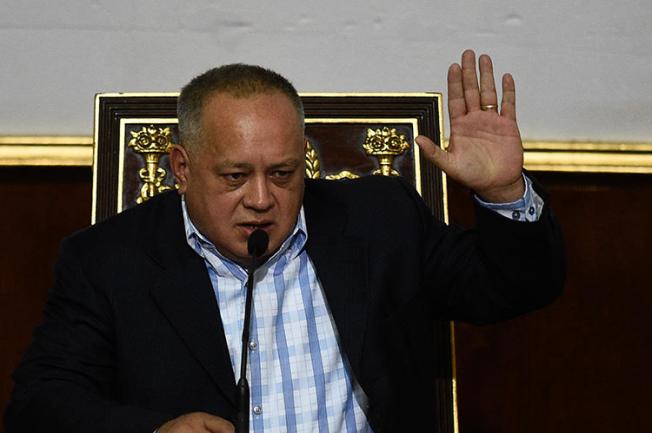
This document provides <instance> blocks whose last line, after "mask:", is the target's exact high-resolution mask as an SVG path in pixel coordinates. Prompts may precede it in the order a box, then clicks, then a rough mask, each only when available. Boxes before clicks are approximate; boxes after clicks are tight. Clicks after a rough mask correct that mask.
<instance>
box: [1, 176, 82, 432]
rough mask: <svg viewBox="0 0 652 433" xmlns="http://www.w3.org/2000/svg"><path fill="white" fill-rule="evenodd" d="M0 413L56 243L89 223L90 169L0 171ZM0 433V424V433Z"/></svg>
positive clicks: (37, 316)
mask: <svg viewBox="0 0 652 433" xmlns="http://www.w3.org/2000/svg"><path fill="white" fill-rule="evenodd" d="M0 196H2V199H3V202H4V206H3V212H2V224H1V225H0V239H2V248H0V348H2V349H1V350H0V353H1V356H0V408H4V407H5V406H6V404H7V402H8V399H9V393H10V392H11V389H12V388H13V382H12V381H11V378H10V375H11V373H12V372H13V370H14V368H15V367H16V365H17V364H18V361H19V360H20V357H21V355H22V353H23V351H24V350H25V348H26V347H27V345H28V344H29V342H30V341H31V337H32V329H33V328H34V326H35V325H36V324H37V323H38V322H39V321H40V320H41V315H42V309H43V304H44V303H45V298H46V294H47V290H48V288H49V287H50V286H51V284H52V267H53V265H54V261H55V259H56V257H57V254H58V245H59V241H60V240H61V239H62V238H63V237H64V236H67V235H69V234H70V233H72V232H73V231H75V230H78V229H80V228H82V227H85V226H87V225H88V224H89V223H90V209H91V208H90V205H91V169H90V168H88V167H84V168H52V167H43V168H27V167H0ZM2 431H4V430H3V427H2V425H0V432H2Z"/></svg>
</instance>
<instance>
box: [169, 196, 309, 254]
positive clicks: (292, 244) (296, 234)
mask: <svg viewBox="0 0 652 433" xmlns="http://www.w3.org/2000/svg"><path fill="white" fill-rule="evenodd" d="M181 210H182V213H183V226H184V229H185V231H186V241H187V242H188V245H190V248H192V249H193V250H194V251H195V252H196V253H197V254H199V255H200V256H201V257H203V258H206V254H205V252H206V251H211V252H212V253H213V254H215V255H217V257H218V258H219V259H220V260H221V261H223V262H225V263H229V264H236V265H237V263H235V262H234V261H233V260H231V259H229V258H227V257H226V256H224V255H223V254H222V253H221V252H220V251H219V250H218V249H217V248H216V247H215V245H213V243H212V242H211V241H210V240H209V239H208V238H207V237H206V236H204V235H203V234H202V233H201V232H200V231H199V230H198V229H197V227H195V225H194V224H193V222H192V220H191V219H190V215H189V214H188V207H187V205H186V197H185V196H183V195H182V196H181ZM307 241H308V231H307V229H306V218H305V214H304V211H303V205H301V209H300V210H299V216H298V218H297V222H296V224H295V225H294V228H293V229H292V233H291V234H290V236H288V237H287V239H285V240H284V241H283V243H282V244H281V247H280V248H279V249H278V251H276V253H274V255H273V256H271V257H270V258H269V259H267V262H266V264H271V263H274V262H276V261H277V260H278V259H279V257H282V256H283V255H285V254H288V255H289V257H288V259H293V258H295V257H296V256H298V255H299V254H300V253H301V251H302V250H303V248H304V246H305V245H306V242H307Z"/></svg>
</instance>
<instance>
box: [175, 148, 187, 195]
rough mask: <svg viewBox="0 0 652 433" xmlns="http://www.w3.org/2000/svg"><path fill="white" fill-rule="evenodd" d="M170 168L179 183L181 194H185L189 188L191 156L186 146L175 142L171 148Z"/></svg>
mask: <svg viewBox="0 0 652 433" xmlns="http://www.w3.org/2000/svg"><path fill="white" fill-rule="evenodd" d="M170 168H171V169H172V173H174V177H175V178H176V180H177V184H178V185H179V194H184V193H185V192H186V190H187V189H188V173H189V170H190V158H189V156H188V151H187V150H186V148H185V147H183V146H180V145H178V144H175V145H174V146H172V149H171V150H170Z"/></svg>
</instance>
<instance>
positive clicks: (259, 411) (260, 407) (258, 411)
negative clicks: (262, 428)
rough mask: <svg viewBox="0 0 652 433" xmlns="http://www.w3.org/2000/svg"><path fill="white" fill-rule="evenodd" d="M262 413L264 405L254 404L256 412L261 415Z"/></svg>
mask: <svg viewBox="0 0 652 433" xmlns="http://www.w3.org/2000/svg"><path fill="white" fill-rule="evenodd" d="M261 413H263V407H262V406H258V405H256V406H254V414H256V415H260V414H261Z"/></svg>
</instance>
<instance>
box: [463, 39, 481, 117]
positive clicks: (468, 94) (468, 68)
mask: <svg viewBox="0 0 652 433" xmlns="http://www.w3.org/2000/svg"><path fill="white" fill-rule="evenodd" d="M462 85H463V86H464V101H465V102H466V110H467V111H469V112H471V111H477V110H479V109H480V89H479V88H478V74H477V73H476V71H475V53H474V52H473V50H466V51H464V53H462Z"/></svg>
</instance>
